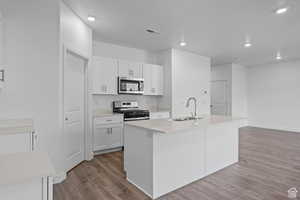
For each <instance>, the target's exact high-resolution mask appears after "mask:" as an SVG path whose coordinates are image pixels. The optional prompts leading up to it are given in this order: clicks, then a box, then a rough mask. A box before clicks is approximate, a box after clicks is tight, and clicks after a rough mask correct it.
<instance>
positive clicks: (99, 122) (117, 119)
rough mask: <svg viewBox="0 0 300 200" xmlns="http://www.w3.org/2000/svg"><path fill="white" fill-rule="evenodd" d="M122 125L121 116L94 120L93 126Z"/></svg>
mask: <svg viewBox="0 0 300 200" xmlns="http://www.w3.org/2000/svg"><path fill="white" fill-rule="evenodd" d="M120 123H123V115H116V116H109V117H97V118H95V119H94V125H106V124H120Z"/></svg>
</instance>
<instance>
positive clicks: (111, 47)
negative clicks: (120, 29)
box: [93, 41, 156, 64]
mask: <svg viewBox="0 0 300 200" xmlns="http://www.w3.org/2000/svg"><path fill="white" fill-rule="evenodd" d="M93 55H95V56H102V57H108V58H116V59H121V60H129V61H136V62H145V63H152V64H156V54H155V53H153V52H149V51H147V50H143V49H136V48H130V47H125V46H120V45H116V44H111V43H105V42H100V41H94V43H93Z"/></svg>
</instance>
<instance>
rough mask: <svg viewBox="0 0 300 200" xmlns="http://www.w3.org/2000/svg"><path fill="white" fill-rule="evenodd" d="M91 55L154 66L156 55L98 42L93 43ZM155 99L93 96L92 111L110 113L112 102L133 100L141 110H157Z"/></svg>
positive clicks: (126, 96) (125, 96) (148, 97)
mask: <svg viewBox="0 0 300 200" xmlns="http://www.w3.org/2000/svg"><path fill="white" fill-rule="evenodd" d="M93 55H94V56H101V57H108V58H116V59H121V60H129V61H134V62H142V63H152V64H156V54H154V53H152V52H149V51H146V50H143V49H136V48H130V47H124V46H120V45H116V44H110V43H105V42H99V41H94V43H93ZM157 99H158V97H153V96H135V95H93V101H92V106H93V109H100V110H104V111H112V101H116V100H133V101H138V102H139V103H140V106H141V107H143V108H147V109H151V110H157Z"/></svg>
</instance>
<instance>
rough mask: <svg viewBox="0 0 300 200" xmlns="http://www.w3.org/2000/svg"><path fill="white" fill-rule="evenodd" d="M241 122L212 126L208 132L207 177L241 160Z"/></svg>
mask: <svg viewBox="0 0 300 200" xmlns="http://www.w3.org/2000/svg"><path fill="white" fill-rule="evenodd" d="M239 127H240V121H238V120H236V121H231V122H224V123H220V124H214V125H210V126H208V128H207V131H206V136H205V137H206V162H205V163H206V175H209V174H212V173H214V172H216V171H218V170H220V169H223V168H225V167H227V166H229V165H232V164H234V163H236V162H238V160H239Z"/></svg>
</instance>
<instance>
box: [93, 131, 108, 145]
mask: <svg viewBox="0 0 300 200" xmlns="http://www.w3.org/2000/svg"><path fill="white" fill-rule="evenodd" d="M109 135H110V128H98V127H94V138H93V151H100V150H105V149H109V148H110V147H109V146H110V139H109V137H110V136H109Z"/></svg>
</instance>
